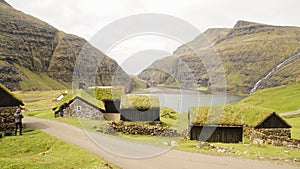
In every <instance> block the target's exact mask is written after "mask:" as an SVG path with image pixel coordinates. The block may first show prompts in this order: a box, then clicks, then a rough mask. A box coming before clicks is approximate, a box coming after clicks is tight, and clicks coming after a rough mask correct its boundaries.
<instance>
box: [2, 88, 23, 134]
mask: <svg viewBox="0 0 300 169" xmlns="http://www.w3.org/2000/svg"><path fill="white" fill-rule="evenodd" d="M19 105H22V106H24V104H23V102H22V101H21V100H20V99H18V98H17V97H15V96H14V95H13V94H12V93H11V92H10V91H9V90H8V89H7V88H6V87H5V86H3V85H1V84H0V132H1V131H5V130H12V129H14V127H15V125H14V123H15V121H14V114H15V112H16V110H17V108H18V106H19Z"/></svg>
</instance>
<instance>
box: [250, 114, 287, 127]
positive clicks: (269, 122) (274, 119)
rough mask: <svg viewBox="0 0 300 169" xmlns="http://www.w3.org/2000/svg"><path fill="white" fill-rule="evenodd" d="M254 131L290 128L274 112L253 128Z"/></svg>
mask: <svg viewBox="0 0 300 169" xmlns="http://www.w3.org/2000/svg"><path fill="white" fill-rule="evenodd" d="M254 128H255V129H263V128H267V129H271V128H288V129H289V128H292V126H291V125H289V124H288V123H287V122H286V121H285V120H284V119H283V118H281V117H280V116H279V115H278V114H276V113H275V112H273V113H271V114H270V115H269V116H267V117H266V118H265V119H264V120H262V121H261V122H260V123H258V124H257V125H256V126H254Z"/></svg>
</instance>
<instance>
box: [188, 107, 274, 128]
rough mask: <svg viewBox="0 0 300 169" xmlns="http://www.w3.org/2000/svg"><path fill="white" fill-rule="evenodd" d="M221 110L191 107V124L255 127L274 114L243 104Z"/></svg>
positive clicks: (217, 108) (268, 110)
mask: <svg viewBox="0 0 300 169" xmlns="http://www.w3.org/2000/svg"><path fill="white" fill-rule="evenodd" d="M221 108H222V107H220V106H214V107H209V106H200V107H191V108H190V116H191V123H193V124H200V125H204V124H212V125H229V126H232V125H248V126H256V125H257V124H258V123H259V122H261V121H262V120H264V119H265V118H267V117H268V116H269V115H270V114H271V113H273V112H274V110H272V109H267V108H261V107H258V106H253V105H250V104H244V103H236V104H227V105H225V107H224V109H223V110H222V109H221Z"/></svg>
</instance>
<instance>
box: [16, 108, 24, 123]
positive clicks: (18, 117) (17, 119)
mask: <svg viewBox="0 0 300 169" xmlns="http://www.w3.org/2000/svg"><path fill="white" fill-rule="evenodd" d="M14 116H15V123H22V118H23V115H22V113H21V109H20V108H18V109H17V111H16V113H15V115H14Z"/></svg>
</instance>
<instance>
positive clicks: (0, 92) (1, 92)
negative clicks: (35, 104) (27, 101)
mask: <svg viewBox="0 0 300 169" xmlns="http://www.w3.org/2000/svg"><path fill="white" fill-rule="evenodd" d="M0 96H1V97H4V98H5V99H9V100H11V101H10V102H11V103H13V102H15V103H14V104H19V105H24V103H23V102H22V99H20V98H18V97H17V96H15V95H14V94H13V93H12V92H11V91H10V90H9V89H8V88H6V87H5V86H4V85H2V84H1V83H0ZM13 100H14V101H13ZM14 106H16V105H14Z"/></svg>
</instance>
